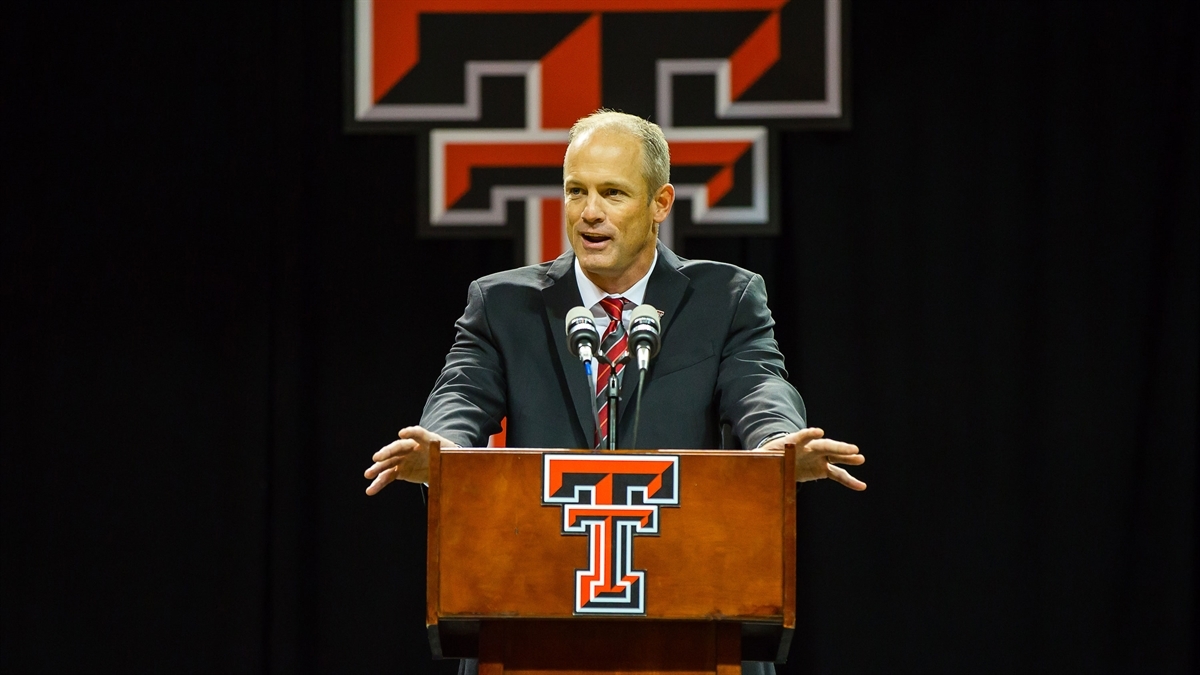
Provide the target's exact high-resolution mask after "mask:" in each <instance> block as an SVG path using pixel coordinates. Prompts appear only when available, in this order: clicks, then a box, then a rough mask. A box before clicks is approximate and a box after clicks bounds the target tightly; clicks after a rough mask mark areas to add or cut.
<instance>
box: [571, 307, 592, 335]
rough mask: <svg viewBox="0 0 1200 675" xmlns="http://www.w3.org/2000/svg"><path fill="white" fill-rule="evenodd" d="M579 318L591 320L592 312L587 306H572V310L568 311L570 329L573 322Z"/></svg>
mask: <svg viewBox="0 0 1200 675" xmlns="http://www.w3.org/2000/svg"><path fill="white" fill-rule="evenodd" d="M577 319H587V320H589V321H591V320H592V313H591V312H589V311H588V310H587V308H585V307H572V308H571V311H569V312H567V330H568V331H570V330H571V324H573V323H575V321H576V320H577Z"/></svg>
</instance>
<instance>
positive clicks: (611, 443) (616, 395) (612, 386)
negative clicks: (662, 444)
mask: <svg viewBox="0 0 1200 675" xmlns="http://www.w3.org/2000/svg"><path fill="white" fill-rule="evenodd" d="M596 359H597V360H599V361H603V362H604V363H607V364H608V367H609V369H610V370H612V376H611V377H609V378H608V387H606V389H605V391H606V392H607V393H608V449H609V450H616V449H617V423H618V419H617V402H618V401H619V400H620V393H621V382H620V377H621V375H624V374H625V373H624V371H622V372H621V373H620V374H618V373H617V366H619V365H621V364H622V363H625V362H626V361H628V360H629V351H628V350H626V351H625V354H624V355H623V356H622V357H621V358H619V359H617V361H616V363H613V362H612V361H609V360H608V357H607V356H605V355H602V354H597V355H596Z"/></svg>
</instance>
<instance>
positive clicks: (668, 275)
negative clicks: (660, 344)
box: [645, 242, 691, 339]
mask: <svg viewBox="0 0 1200 675" xmlns="http://www.w3.org/2000/svg"><path fill="white" fill-rule="evenodd" d="M681 266H682V263H681V262H680V261H679V256H676V255H675V253H674V252H672V251H671V249H669V248H667V247H666V246H664V245H663V243H662V242H659V244H658V263H656V264H655V266H654V273H653V274H651V275H650V281H649V282H648V283H647V284H646V298H645V300H646V302H647V303H648V304H650V305H653V306H654V308H655V309H657V310H659V311H661V312H662V315H661V317H660V319H659V322H660V324H661V329H660V334H661V335H662V337H663V339H666V336H667V331H669V330H670V329H671V324H672V323H673V322H674V320H675V314H676V313H677V312H678V311H679V305H680V303H682V302H683V296H684V295H686V294H687V290H688V285H689V284H690V283H691V281H690V280H689V279H688V278H687V277H686V276H684V275H683V273H682V272H680V271H679V268H680V267H681Z"/></svg>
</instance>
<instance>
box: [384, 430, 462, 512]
mask: <svg viewBox="0 0 1200 675" xmlns="http://www.w3.org/2000/svg"><path fill="white" fill-rule="evenodd" d="M399 435H400V440H398V441H394V442H392V443H388V444H387V445H385V446H383V447H382V448H380V449H379V452H376V453H375V454H374V455H372V456H371V459H372V460H374V462H375V463H374V464H372V465H371V468H369V469H367V470H366V471H364V472H363V476H364V477H366V478H368V479H371V484H370V485H369V486H367V494H368V495H373V494H376V493H378V492H379V491H380V490H382V489H383V488H385V487H387V484H388V483H391V482H392V481H394V480H397V479H399V480H406V481H409V482H412V483H428V482H429V444H430V443H432V442H434V441H438V442H439V443H441V446H442V447H443V448H457V447H458V446H457V445H456V444H454V443H452V442H450V441H449V440H447V439H445V438H443V437H442V436H439V435H437V434H435V433H433V432H432V431H428V430H426V429H424V428H422V427H405V428H403V429H401V430H400V434H399Z"/></svg>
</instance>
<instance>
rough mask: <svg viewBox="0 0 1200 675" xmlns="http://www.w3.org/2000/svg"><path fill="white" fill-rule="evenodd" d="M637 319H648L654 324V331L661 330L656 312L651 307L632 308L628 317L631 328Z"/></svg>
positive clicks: (644, 305)
mask: <svg viewBox="0 0 1200 675" xmlns="http://www.w3.org/2000/svg"><path fill="white" fill-rule="evenodd" d="M638 319H650V320H651V321H653V322H654V328H655V329H656V330H661V329H662V324H661V323H659V321H658V310H657V309H654V306H653V305H647V304H641V305H638V306H637V307H634V308H633V312H632V313H630V315H629V325H631V326H632V325H633V324H634V323H635V322H636V321H637V320H638Z"/></svg>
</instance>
